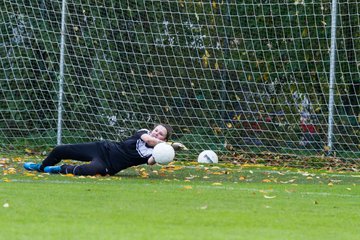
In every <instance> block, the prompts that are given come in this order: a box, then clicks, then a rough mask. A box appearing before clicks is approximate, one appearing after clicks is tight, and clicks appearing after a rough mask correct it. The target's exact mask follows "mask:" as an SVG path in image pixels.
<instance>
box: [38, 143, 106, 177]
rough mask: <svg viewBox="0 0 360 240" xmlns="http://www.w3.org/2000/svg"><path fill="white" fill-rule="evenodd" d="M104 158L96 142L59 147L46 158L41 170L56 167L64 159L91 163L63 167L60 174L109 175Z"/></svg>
mask: <svg viewBox="0 0 360 240" xmlns="http://www.w3.org/2000/svg"><path fill="white" fill-rule="evenodd" d="M103 158H104V157H103V152H102V151H101V148H100V147H99V145H98V144H97V143H96V142H93V143H81V144H67V145H59V146H57V147H55V148H54V149H53V150H52V151H51V152H50V154H49V155H48V156H47V157H46V158H45V160H44V161H43V162H42V166H41V168H42V169H43V168H44V167H46V166H54V165H56V164H58V163H59V162H60V161H61V160H64V159H69V160H70V159H71V160H77V161H82V162H89V163H87V164H82V165H62V166H61V171H60V173H63V174H68V173H71V174H74V175H97V174H100V175H107V174H109V169H108V166H107V164H106V162H105V161H104V159H103Z"/></svg>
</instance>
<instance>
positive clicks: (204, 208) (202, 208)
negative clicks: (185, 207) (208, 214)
mask: <svg viewBox="0 0 360 240" xmlns="http://www.w3.org/2000/svg"><path fill="white" fill-rule="evenodd" d="M207 208H208V205H204V206H202V207H200V209H201V210H206V209H207Z"/></svg>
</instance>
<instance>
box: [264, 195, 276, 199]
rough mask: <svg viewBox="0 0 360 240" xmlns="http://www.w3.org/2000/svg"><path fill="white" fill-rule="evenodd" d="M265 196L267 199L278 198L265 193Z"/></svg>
mask: <svg viewBox="0 0 360 240" xmlns="http://www.w3.org/2000/svg"><path fill="white" fill-rule="evenodd" d="M264 198H266V199H272V198H276V196H268V195H264Z"/></svg>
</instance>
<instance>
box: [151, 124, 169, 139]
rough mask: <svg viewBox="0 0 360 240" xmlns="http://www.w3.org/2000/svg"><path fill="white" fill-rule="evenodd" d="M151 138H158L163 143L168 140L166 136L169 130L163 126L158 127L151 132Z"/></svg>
mask: <svg viewBox="0 0 360 240" xmlns="http://www.w3.org/2000/svg"><path fill="white" fill-rule="evenodd" d="M150 136H152V137H154V138H157V139H159V140H161V141H165V140H166V136H167V130H166V128H165V127H164V126H162V125H157V126H156V127H155V128H154V129H153V130H152V131H151V132H150Z"/></svg>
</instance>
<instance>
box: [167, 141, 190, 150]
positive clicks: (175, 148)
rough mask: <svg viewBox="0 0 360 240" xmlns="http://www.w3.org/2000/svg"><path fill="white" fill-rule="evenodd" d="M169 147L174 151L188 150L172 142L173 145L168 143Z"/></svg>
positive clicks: (182, 145)
mask: <svg viewBox="0 0 360 240" xmlns="http://www.w3.org/2000/svg"><path fill="white" fill-rule="evenodd" d="M170 145H171V146H172V147H173V148H174V150H175V151H180V150H189V149H188V148H187V147H185V145H184V144H182V143H179V142H173V143H170Z"/></svg>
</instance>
